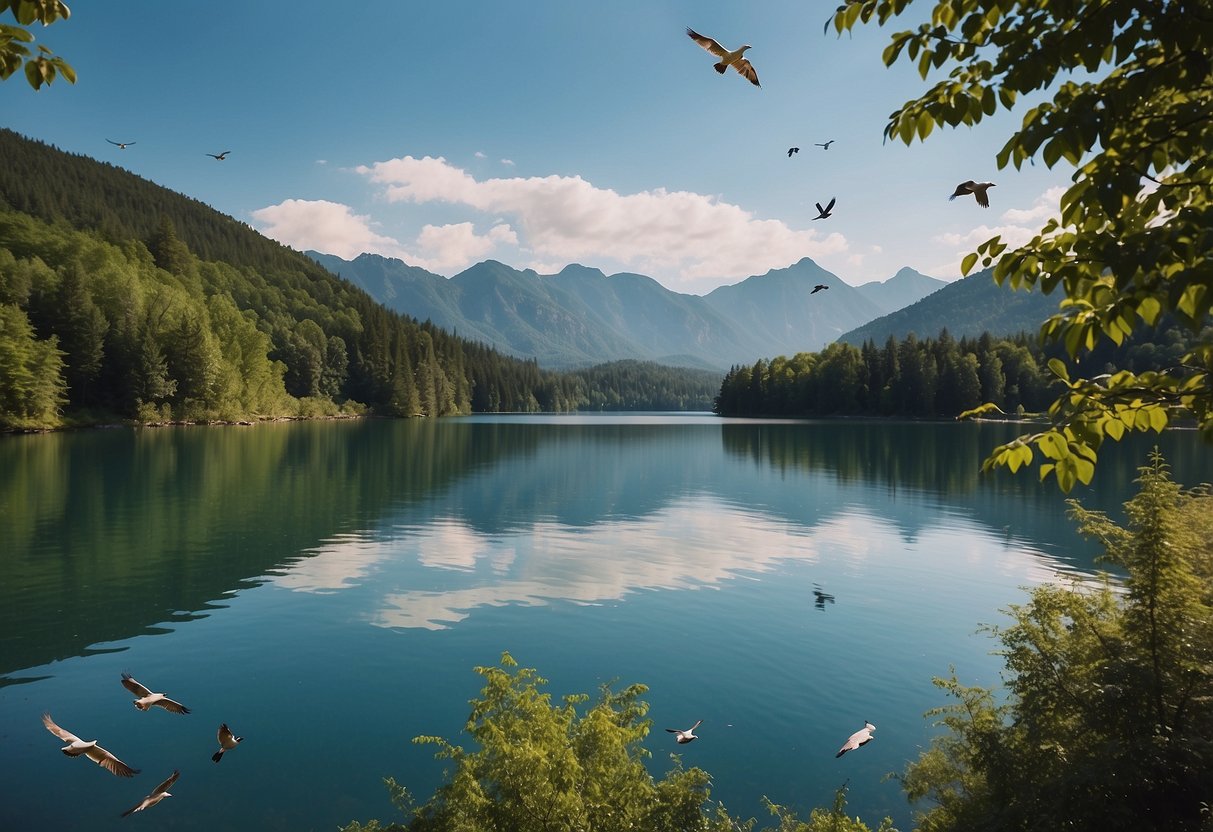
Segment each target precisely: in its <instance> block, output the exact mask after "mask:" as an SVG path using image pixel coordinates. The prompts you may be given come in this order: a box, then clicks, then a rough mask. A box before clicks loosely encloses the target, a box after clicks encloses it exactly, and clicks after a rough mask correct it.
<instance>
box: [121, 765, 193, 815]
mask: <svg viewBox="0 0 1213 832" xmlns="http://www.w3.org/2000/svg"><path fill="white" fill-rule="evenodd" d="M180 776H181V772H179V771H177V769H173V773H172V774H170V775H169V776H168V779H167V780H165V781H164V782H163V783H161V784H160V785H159V786H157V787H156V788H155V789H153V790H152V793H151V794H149V795H148V796H147V797H145V798H143V800H141V801H139V804H138V805H137V806H132V807H131V808H129V809H127V810H126V811H125V812H123V813H122V817H126V816H127V815H132V814H134V813H135V812H142V811H143V810H144V809H150V808H152V807H153V806H155V805H156V804H157V803H159V802H160V801H161V800H164V798H166V797H172V794H170V793H169V786H171V785H173V784H174V783H176V782H177V778H178V777H180Z"/></svg>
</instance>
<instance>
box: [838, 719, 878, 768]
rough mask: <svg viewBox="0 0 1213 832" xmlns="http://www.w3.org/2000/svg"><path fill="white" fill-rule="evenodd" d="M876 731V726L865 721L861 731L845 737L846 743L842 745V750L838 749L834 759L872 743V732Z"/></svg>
mask: <svg viewBox="0 0 1213 832" xmlns="http://www.w3.org/2000/svg"><path fill="white" fill-rule="evenodd" d="M875 730H876V726H875V725H873V724H872V723H870V722H868V721H867V720H866V719H865V720H864V722H863V729H862V730H859V731H856V732H855V733H854V734H851V736H849V737H847V741H846V742H844V743H843V744H842V748H840V749H838V753H837V754H835V755H834V757H835V759H837V758H838V757H841V756H842V755H843V754H846V753H847V752H848V751H854V750H855V749H856V748H859V746H861V745H866V744H867V743H869V742H871V741H872V732H873V731H875Z"/></svg>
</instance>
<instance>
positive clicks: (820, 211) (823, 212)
mask: <svg viewBox="0 0 1213 832" xmlns="http://www.w3.org/2000/svg"><path fill="white" fill-rule="evenodd" d="M836 199H837V197H834V198H833V199H831V200H830V203H829V204H828V205H826V207H824V208H822V207H821V203H820V202H818V203H815V204H816V205H817V216H815V217H813V219H815V220H824V219H827V218H828V217H829V216H830V212H831V211H833V210H834V200H836Z"/></svg>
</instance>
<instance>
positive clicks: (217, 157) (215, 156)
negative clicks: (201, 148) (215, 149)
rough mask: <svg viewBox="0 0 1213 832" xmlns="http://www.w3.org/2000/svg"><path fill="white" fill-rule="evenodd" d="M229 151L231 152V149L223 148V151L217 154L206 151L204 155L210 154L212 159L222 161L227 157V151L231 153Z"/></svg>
mask: <svg viewBox="0 0 1213 832" xmlns="http://www.w3.org/2000/svg"><path fill="white" fill-rule="evenodd" d="M231 152H232V151H230V150H225V151H223V152H222V153H219V154H215V153H208V154H206V155H207V156H210V157H211V158H212V159H218V160H219V161H220V162H222V161H223V160H224V159H226V158H227V154H229V153H231Z"/></svg>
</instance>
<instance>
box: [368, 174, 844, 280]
mask: <svg viewBox="0 0 1213 832" xmlns="http://www.w3.org/2000/svg"><path fill="white" fill-rule="evenodd" d="M356 170H357V172H358V173H361V174H363V175H364V176H366V177H368V178H369V179H370V180H371V181H372V182H374V183H376V184H378V185H381V186H382V187H383V189H384V196H385V197H386V198H387V199H388V200H389V201H401V202H411V203H416V204H423V203H429V202H443V203H449V204H454V205H462V206H466V207H468V208H472V209H474V210H476V211H480V212H484V213H486V214H491V215H493V216H495V217H507V218H509V219H510V220H511V226H512V228H513V229H516V236H517V238H518V239H519V241H520V243H519V244H520V245H521V246H525V247H526V249H528V250H529V252H530V253H531V255H532V259H533V260H535V261H536V262H562V263H568V262H573V261H577V262H584V263H588V264H597V263H601V262H603V261H612V262H618V263H621V264H623V265H624V266H625V267H626V268H630V269H634V270H636V271H640V272H642V273H646V274H653V273H660V274H667V275H668V274H671V273H672V274H674V275H676V276H677V277H679V278H681V280H682V281H683V282H684V283H692V282H694V281H697V280H701V281H705V282H706V281H707V279H710V278H737V277H744V276H748V275H751V274H761V273H762V272H764V271H766V270H768V269H773V268H782V267H785V266H788V265H790V264H792V263H794V262H796V261H797V260H799V259H800V258H802V257H806V256H807V257H821V256H823V255H830V254H842V253H846V252H847V250H848V246H847V241H846V239H845V238H844V237H843V236H842V235H841V234H838V233H833V234H828V235H824V236H823V235H822V234H820V233H819V232H816V231H812V230H795V229H792V228H789V227H788V226H787V225H786V224H784V223H783V222H782V221H779V220H764V219H758V218H756V217H755V216H754V215H753V214H752V213H750V212H749V211H746V210H744V209H743V208H741V207H739V206H737V205H733V204H730V203H728V202H724V201H723V200H721V199H720V198H719V197H717V196H711V195H704V194H698V193H693V192H689V191H667V190H665V189H664V188H658V189H655V190H648V191H641V192H638V193H633V194H620V193H618V192H616V191H614V190H610V189H607V188H599V187H597V186H595V185H593V184H592V183H590V182H588V181H586V180H585V179H582V178H581V177H580V176H545V177H525V178H524V177H512V178H493V179H485V180H482V181H481V180H477V179H476V178H475V177H473V176H472V175H471V174H469V173H468V172H467V171H465V170H463V169H461V168H458V167H456V166H454V165H451V164H449V163H448V162H447V161H446V160H445V159H443V158H441V157H438V158H434V157H430V156H426V157H424V158H420V159H417V158H414V157H412V156H405V157H403V158H399V159H391V160H388V161H385V162H376V163H375V164H373V165H369V166H366V165H364V166H360V167H358V168H356ZM684 288H685V287H684Z"/></svg>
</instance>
